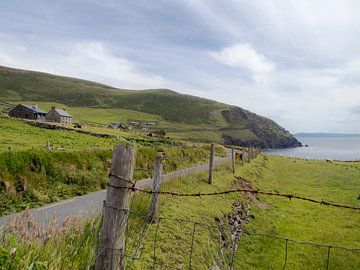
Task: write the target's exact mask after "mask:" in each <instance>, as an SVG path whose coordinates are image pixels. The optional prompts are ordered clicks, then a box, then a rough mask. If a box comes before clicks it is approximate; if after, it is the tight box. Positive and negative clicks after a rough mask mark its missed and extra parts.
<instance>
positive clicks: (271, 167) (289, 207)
mask: <svg viewBox="0 0 360 270" xmlns="http://www.w3.org/2000/svg"><path fill="white" fill-rule="evenodd" d="M359 173H360V162H335V163H333V164H332V163H326V162H324V161H306V160H302V159H290V158H281V157H271V158H265V157H262V158H259V159H257V160H256V161H255V162H253V164H252V165H251V167H250V168H248V169H245V170H242V171H241V173H240V175H241V176H243V177H244V178H247V179H250V180H251V181H252V183H253V185H254V187H256V188H258V189H261V190H267V191H273V192H280V193H287V194H296V195H299V196H303V197H310V198H314V199H317V200H322V199H323V200H325V201H329V202H333V203H340V204H345V205H352V206H357V207H360V200H359V195H360V180H359ZM260 199H261V200H262V201H264V202H265V203H266V204H267V205H268V207H267V209H265V210H264V209H260V208H259V207H256V206H255V207H253V211H252V212H253V215H254V216H255V218H254V219H253V220H252V221H251V223H249V224H248V225H247V226H246V230H248V231H249V232H258V233H264V234H270V235H277V236H281V237H285V238H290V239H294V240H297V241H300V242H315V243H322V244H327V245H333V246H345V247H355V248H360V245H359V243H360V213H359V211H355V210H350V209H341V208H335V207H329V206H324V205H317V204H312V203H309V202H304V201H298V200H295V199H293V200H291V201H290V200H288V199H284V198H283V199H281V198H273V197H265V196H260ZM244 254H250V256H244ZM284 256H285V241H281V240H276V239H271V238H266V237H265V238H264V237H255V236H247V235H244V237H243V239H242V240H241V242H240V247H239V251H238V260H237V266H238V267H239V269H269V268H270V269H280V268H282V266H283V264H284ZM326 260H327V249H326V248H321V247H320V248H319V247H310V246H306V245H304V246H301V245H297V244H294V243H291V242H289V245H288V261H287V268H286V269H325V266H326ZM359 268H360V252H359V251H358V252H349V251H343V250H339V249H332V250H331V256H330V261H329V269H359Z"/></svg>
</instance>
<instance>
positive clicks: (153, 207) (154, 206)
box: [147, 154, 163, 223]
mask: <svg viewBox="0 0 360 270" xmlns="http://www.w3.org/2000/svg"><path fill="white" fill-rule="evenodd" d="M162 159H163V155H162V154H157V156H156V158H155V163H154V177H153V187H152V191H153V192H154V193H153V194H152V197H151V204H150V210H149V214H148V216H147V222H148V223H157V220H156V219H155V218H156V216H157V212H158V209H159V199H160V194H159V193H158V192H159V191H160V184H161V180H162V170H163V166H162Z"/></svg>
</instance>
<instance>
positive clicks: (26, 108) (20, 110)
mask: <svg viewBox="0 0 360 270" xmlns="http://www.w3.org/2000/svg"><path fill="white" fill-rule="evenodd" d="M9 116H11V117H16V118H25V119H32V120H40V121H45V116H46V112H45V111H43V110H41V109H39V108H38V107H37V105H25V104H18V105H17V106H16V107H15V108H13V109H12V110H11V111H10V112H9Z"/></svg>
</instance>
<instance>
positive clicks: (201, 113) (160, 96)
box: [0, 66, 301, 148]
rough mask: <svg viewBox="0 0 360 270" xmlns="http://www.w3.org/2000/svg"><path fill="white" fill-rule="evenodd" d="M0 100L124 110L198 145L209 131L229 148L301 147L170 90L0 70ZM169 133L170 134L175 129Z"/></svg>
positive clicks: (278, 130)
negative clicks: (152, 118)
mask: <svg viewBox="0 0 360 270" xmlns="http://www.w3.org/2000/svg"><path fill="white" fill-rule="evenodd" d="M0 100H5V101H13V102H14V101H37V102H57V103H61V104H65V105H67V106H70V107H87V108H104V109H113V108H120V109H127V110H132V111H137V112H143V113H149V114H153V115H158V116H160V117H161V118H162V119H165V120H166V121H168V122H170V123H171V122H173V123H177V124H179V123H181V124H183V126H184V129H183V130H181V129H177V130H176V131H177V132H179V133H182V136H183V137H186V136H187V135H188V136H189V138H192V139H196V133H197V132H199V134H200V133H201V132H202V131H203V130H206V131H207V132H212V133H216V134H218V136H219V138H221V140H222V141H223V142H224V143H225V144H234V145H240V146H248V145H256V146H261V147H266V148H284V147H292V146H299V145H301V144H300V142H299V141H297V139H296V138H294V137H293V136H292V135H291V134H290V133H289V132H288V131H286V130H285V129H284V128H282V127H280V126H279V125H278V124H276V123H275V122H274V121H272V120H270V119H267V118H265V117H262V116H259V115H256V114H254V113H252V112H249V111H247V110H244V109H242V108H239V107H236V106H231V105H227V104H224V103H220V102H216V101H214V100H209V99H205V98H199V97H195V96H191V95H184V94H180V93H177V92H175V91H171V90H167V89H149V90H129V89H118V88H114V87H110V86H107V85H103V84H99V83H95V82H90V81H86V80H80V79H75V78H69V77H62V76H56V75H51V74H47V73H42V72H34V71H27V70H19V69H13V68H8V67H2V66H0ZM189 127H191V128H189ZM165 129H166V128H165ZM168 129H169V130H171V125H169V127H168ZM199 137H200V136H199Z"/></svg>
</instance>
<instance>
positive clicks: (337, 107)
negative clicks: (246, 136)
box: [0, 0, 360, 133]
mask: <svg viewBox="0 0 360 270" xmlns="http://www.w3.org/2000/svg"><path fill="white" fill-rule="evenodd" d="M359 10H360V1H357V0H353V1H346V0H341V1H338V0H323V1H320V0H298V1H291V0H286V1H285V0H284V1H272V0H263V1H261V0H247V1H246V0H238V1H235V0H226V1H220V0H218V1H215V0H214V1H211V0H177V1H175V0H163V1H161V0H152V1H149V0H138V1H136V0H52V1H48V0H2V1H0V65H5V66H11V67H17V68H24V69H32V70H39V71H45V72H50V73H55V74H60V75H69V76H74V77H79V78H84V79H89V80H94V81H98V82H102V83H105V84H109V85H112V86H116V87H120V88H131V89H145V88H160V87H161V88H170V89H173V90H176V91H178V92H182V93H188V94H193V95H197V96H202V97H207V98H212V99H216V100H219V101H223V102H226V103H230V104H233V105H238V106H240V107H243V108H245V109H248V110H250V111H253V112H256V113H258V114H261V115H264V116H267V117H270V118H272V119H273V120H275V121H277V122H278V123H279V124H281V125H282V126H284V127H285V128H287V129H289V130H290V131H292V132H300V131H307V132H311V131H324V132H353V133H355V132H357V133H360V16H359Z"/></svg>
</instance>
